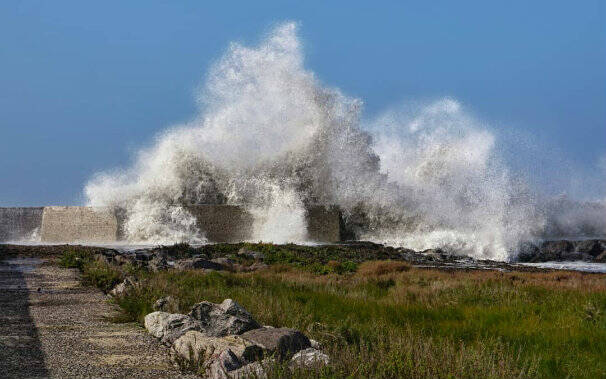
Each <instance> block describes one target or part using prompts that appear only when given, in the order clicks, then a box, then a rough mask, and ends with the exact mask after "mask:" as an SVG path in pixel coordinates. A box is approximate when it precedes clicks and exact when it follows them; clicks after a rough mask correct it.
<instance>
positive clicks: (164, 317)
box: [145, 311, 200, 345]
mask: <svg viewBox="0 0 606 379" xmlns="http://www.w3.org/2000/svg"><path fill="white" fill-rule="evenodd" d="M145 329H147V331H148V332H149V334H151V335H152V336H154V337H156V338H159V339H160V340H161V341H162V343H164V344H166V345H171V344H173V343H174V342H175V341H176V340H177V339H178V338H179V337H181V336H182V335H184V334H185V333H187V332H188V331H197V330H200V325H199V324H198V323H197V322H196V321H195V320H193V319H192V318H191V317H189V316H187V315H182V314H178V313H167V312H160V311H156V312H152V313H150V314H148V315H147V316H145Z"/></svg>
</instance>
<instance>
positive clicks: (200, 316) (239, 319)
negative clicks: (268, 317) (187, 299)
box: [189, 299, 260, 337]
mask: <svg viewBox="0 0 606 379" xmlns="http://www.w3.org/2000/svg"><path fill="white" fill-rule="evenodd" d="M189 316H190V317H191V318H193V319H194V320H196V321H197V322H199V323H200V325H201V328H202V329H201V330H202V331H203V332H204V333H206V334H207V335H208V336H211V337H222V336H226V335H230V334H242V333H244V332H246V331H248V330H251V329H256V328H259V327H260V325H259V323H258V322H257V321H255V319H253V317H252V315H251V314H250V313H248V311H247V310H246V309H244V308H243V307H242V306H240V305H239V304H238V303H236V302H235V301H233V300H232V299H225V300H224V301H223V302H222V303H221V304H215V303H211V302H208V301H203V302H201V303H198V304H196V305H194V306H193V308H192V310H191V312H190V313H189Z"/></svg>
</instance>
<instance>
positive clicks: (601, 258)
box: [593, 251, 606, 263]
mask: <svg viewBox="0 0 606 379" xmlns="http://www.w3.org/2000/svg"><path fill="white" fill-rule="evenodd" d="M593 261H594V262H597V263H606V251H605V252H603V253H602V254H600V255H598V256H597V257H595V259H594V260H593Z"/></svg>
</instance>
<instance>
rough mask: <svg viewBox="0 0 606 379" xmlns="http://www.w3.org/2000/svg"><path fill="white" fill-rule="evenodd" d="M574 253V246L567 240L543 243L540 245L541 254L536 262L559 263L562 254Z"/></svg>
mask: <svg viewBox="0 0 606 379" xmlns="http://www.w3.org/2000/svg"><path fill="white" fill-rule="evenodd" d="M572 251H574V244H573V243H572V242H570V241H567V240H559V241H545V242H543V243H542V244H541V254H540V256H539V257H538V259H539V260H538V261H543V262H545V261H559V260H562V254H563V253H570V252H572Z"/></svg>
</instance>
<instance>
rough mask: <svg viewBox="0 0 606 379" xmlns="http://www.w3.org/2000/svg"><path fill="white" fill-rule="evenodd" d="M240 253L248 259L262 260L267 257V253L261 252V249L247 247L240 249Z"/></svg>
mask: <svg viewBox="0 0 606 379" xmlns="http://www.w3.org/2000/svg"><path fill="white" fill-rule="evenodd" d="M238 255H240V256H243V257H245V258H248V259H256V260H260V261H262V260H263V259H265V255H264V254H263V253H261V252H259V251H254V250H248V249H247V248H245V247H243V248H241V249H240V250H238Z"/></svg>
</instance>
